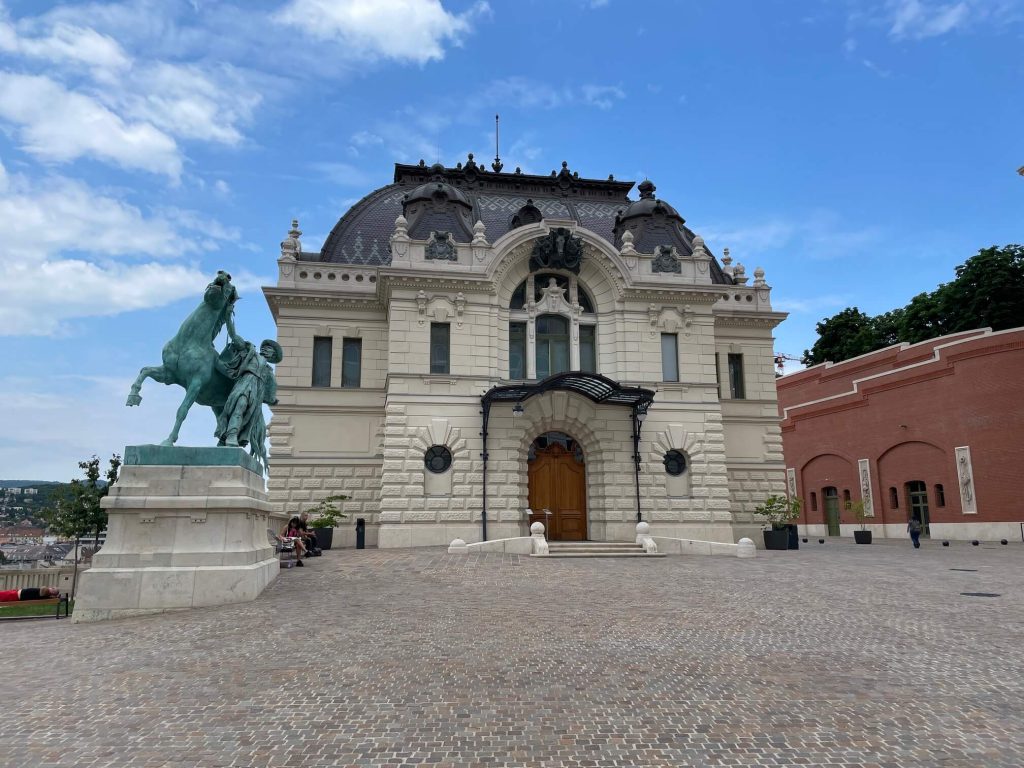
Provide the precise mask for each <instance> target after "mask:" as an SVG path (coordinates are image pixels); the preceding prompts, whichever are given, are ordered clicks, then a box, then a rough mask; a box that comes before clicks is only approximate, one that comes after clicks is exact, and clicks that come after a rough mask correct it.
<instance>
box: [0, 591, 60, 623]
mask: <svg viewBox="0 0 1024 768" xmlns="http://www.w3.org/2000/svg"><path fill="white" fill-rule="evenodd" d="M19 605H54V606H56V611H55V612H54V614H53V617H54V618H55V619H59V618H61V615H60V607H61V606H62V605H63V606H64V618H67V617H68V616H70V615H71V610H70V607H71V602H70V601H69V600H68V596H67V595H61V596H60V597H43V598H40V599H39V600H18V601H17V602H12V603H2V604H0V606H2V607H5V608H7V607H10V608H13V607H15V606H19ZM38 618H42V617H41V616H3V612H2V611H0V619H4V620H6V619H38Z"/></svg>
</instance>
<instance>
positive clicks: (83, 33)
mask: <svg viewBox="0 0 1024 768" xmlns="http://www.w3.org/2000/svg"><path fill="white" fill-rule="evenodd" d="M0 51H3V52H5V53H9V54H14V55H20V56H25V57H28V58H34V59H43V60H45V61H48V62H50V63H52V64H61V65H62V64H75V65H81V64H84V65H85V66H87V67H91V68H94V69H97V70H100V71H105V72H113V71H123V70H126V69H128V67H129V66H130V65H131V60H130V59H129V58H128V56H127V54H126V53H125V52H124V50H123V49H122V48H121V46H120V44H119V43H118V42H117V41H116V40H114V39H113V38H111V37H108V36H107V35H103V34H100V33H99V32H97V31H96V30H94V29H90V28H87V27H80V26H77V25H74V24H67V23H64V22H58V23H56V24H54V25H53V26H52V28H51V29H50V30H49V33H48V34H43V35H40V36H38V37H31V36H28V35H19V33H18V31H17V30H16V29H15V27H14V25H12V24H10V23H9V22H7V21H0Z"/></svg>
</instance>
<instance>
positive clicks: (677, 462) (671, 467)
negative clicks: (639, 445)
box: [665, 451, 686, 477]
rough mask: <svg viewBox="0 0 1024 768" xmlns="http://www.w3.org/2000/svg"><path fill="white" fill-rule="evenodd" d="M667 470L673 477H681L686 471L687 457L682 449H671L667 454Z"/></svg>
mask: <svg viewBox="0 0 1024 768" xmlns="http://www.w3.org/2000/svg"><path fill="white" fill-rule="evenodd" d="M665 471H666V472H668V473H669V474H670V475H672V476H673V477H679V475H681V474H683V472H685V471H686V457H685V456H684V455H683V454H682V452H681V451H669V452H668V453H666V454H665Z"/></svg>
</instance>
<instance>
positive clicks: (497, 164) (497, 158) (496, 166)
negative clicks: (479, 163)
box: [491, 115, 504, 173]
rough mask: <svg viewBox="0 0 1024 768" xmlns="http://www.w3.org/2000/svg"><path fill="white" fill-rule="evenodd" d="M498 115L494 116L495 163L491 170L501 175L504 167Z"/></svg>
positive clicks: (492, 164)
mask: <svg viewBox="0 0 1024 768" xmlns="http://www.w3.org/2000/svg"><path fill="white" fill-rule="evenodd" d="M498 120H499V117H498V115H495V116H494V162H493V163H491V168H493V169H494V172H495V173H501V169H502V168H503V167H504V166H502V164H501V152H499V151H498V136H499V132H498Z"/></svg>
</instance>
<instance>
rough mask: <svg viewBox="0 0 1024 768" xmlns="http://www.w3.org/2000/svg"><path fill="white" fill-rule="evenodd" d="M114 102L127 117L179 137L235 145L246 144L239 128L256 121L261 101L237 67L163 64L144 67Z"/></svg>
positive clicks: (118, 94) (157, 63) (116, 95)
mask: <svg viewBox="0 0 1024 768" xmlns="http://www.w3.org/2000/svg"><path fill="white" fill-rule="evenodd" d="M218 80H219V81H220V82H218ZM113 98H114V99H116V101H117V102H119V105H120V106H121V108H122V109H123V111H124V113H125V114H126V115H129V116H131V117H134V118H137V119H140V120H147V121H149V122H150V123H152V124H153V125H155V126H156V127H157V128H159V129H161V130H164V131H166V132H167V133H170V134H173V135H174V136H178V137H180V138H183V139H194V140H198V141H211V142H218V143H221V144H229V145H234V144H238V143H239V142H241V141H242V138H243V137H242V132H241V130H240V128H239V124H240V123H246V122H248V121H249V120H250V119H251V117H252V113H253V110H254V109H255V108H256V106H257V105H259V103H260V101H261V97H260V95H259V94H258V93H256V92H255V91H253V90H251V89H250V88H249V87H248V86H247V85H246V84H245V82H244V79H243V78H242V77H241V75H240V73H239V72H238V71H237V70H235V69H233V68H231V67H226V66H224V67H221V68H219V69H218V70H217V71H216V72H215V73H213V72H204V71H203V70H202V69H201V68H200V67H198V66H196V65H194V64H188V65H186V64H169V63H167V62H163V61H160V62H155V63H154V64H151V65H148V66H144V67H141V68H139V69H138V70H137V71H136V73H135V74H134V75H133V77H132V78H131V82H130V83H129V84H128V87H127V88H126V89H125V90H124V91H123V92H121V93H115V94H114V96H113Z"/></svg>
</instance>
